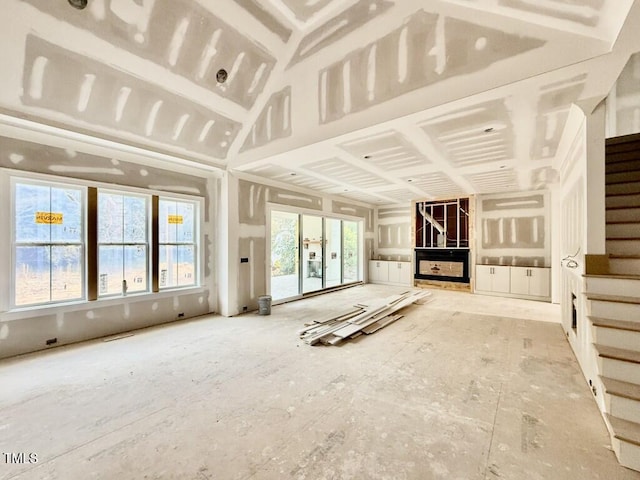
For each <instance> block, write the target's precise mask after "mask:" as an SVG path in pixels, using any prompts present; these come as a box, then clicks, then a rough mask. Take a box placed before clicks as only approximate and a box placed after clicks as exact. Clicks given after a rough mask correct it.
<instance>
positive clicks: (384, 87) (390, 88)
mask: <svg viewBox="0 0 640 480" xmlns="http://www.w3.org/2000/svg"><path fill="white" fill-rule="evenodd" d="M544 43H545V42H544V41H542V40H539V39H535V38H528V37H525V36H518V35H510V34H506V33H504V32H501V31H499V30H494V29H491V28H487V27H483V26H479V25H475V24H472V23H469V22H465V21H461V20H458V19H455V18H451V17H445V16H444V15H438V14H433V13H427V12H425V11H422V10H421V11H418V12H416V13H415V14H413V15H412V16H411V17H410V18H408V19H407V20H406V21H405V22H404V24H403V25H402V26H401V27H400V28H398V29H397V30H395V31H393V32H391V33H389V34H388V35H386V36H384V37H382V38H380V39H379V40H376V41H375V42H372V43H370V44H369V45H367V46H365V47H364V48H361V49H358V50H355V51H353V52H351V53H350V54H349V55H347V56H346V57H345V58H344V59H343V60H341V61H339V62H337V63H334V64H333V65H330V66H329V67H327V68H325V69H323V70H321V71H320V73H319V92H318V98H319V102H320V104H319V106H320V110H319V112H320V123H328V122H332V121H335V120H337V119H340V118H342V117H344V116H345V115H348V114H350V113H352V112H358V111H361V110H365V109H367V108H369V107H370V106H372V105H376V104H378V103H381V102H383V101H386V100H389V99H391V98H394V97H397V96H398V95H401V94H403V93H407V92H410V91H413V90H416V89H418V88H422V87H426V86H428V85H432V84H434V83H437V82H441V81H443V80H445V79H447V78H450V77H452V76H456V75H459V74H461V73H469V72H475V71H479V70H483V69H485V68H487V67H489V66H491V65H492V64H493V63H495V62H497V61H499V60H503V59H505V58H509V57H514V56H516V55H519V54H521V53H523V52H527V51H529V50H533V49H535V48H538V47H541V46H542V45H544ZM396 52H397V55H396V54H395V53H396ZM425 52H434V53H429V54H427V55H425ZM390 59H393V60H394V61H393V62H390V61H389V60H390Z"/></svg>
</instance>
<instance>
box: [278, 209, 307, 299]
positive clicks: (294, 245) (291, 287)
mask: <svg viewBox="0 0 640 480" xmlns="http://www.w3.org/2000/svg"><path fill="white" fill-rule="evenodd" d="M299 232H300V215H298V214H297V213H290V212H279V211H275V210H274V211H272V212H271V296H272V297H273V299H274V300H280V299H283V298H289V297H295V296H296V295H298V294H299V292H300V286H299V283H300V256H299V254H298V251H299V250H298V244H299V241H300V234H299Z"/></svg>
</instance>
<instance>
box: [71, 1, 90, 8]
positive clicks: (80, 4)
mask: <svg viewBox="0 0 640 480" xmlns="http://www.w3.org/2000/svg"><path fill="white" fill-rule="evenodd" d="M88 1H89V0H69V5H71V6H72V7H73V8H77V9H78V10H82V9H84V8H85V7H86V6H87V3H88Z"/></svg>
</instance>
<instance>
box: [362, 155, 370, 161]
mask: <svg viewBox="0 0 640 480" xmlns="http://www.w3.org/2000/svg"><path fill="white" fill-rule="evenodd" d="M362 158H364V159H365V160H369V159H370V158H371V155H365V156H364V157H362Z"/></svg>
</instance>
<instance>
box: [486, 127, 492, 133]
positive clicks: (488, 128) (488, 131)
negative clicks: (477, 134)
mask: <svg viewBox="0 0 640 480" xmlns="http://www.w3.org/2000/svg"><path fill="white" fill-rule="evenodd" d="M491 132H493V127H487V128H485V129H484V133H491Z"/></svg>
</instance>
